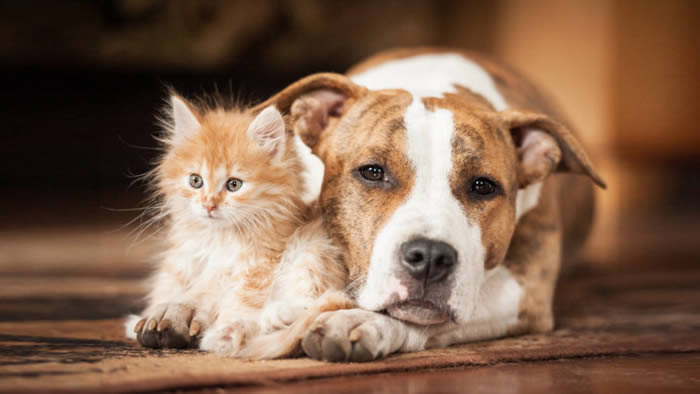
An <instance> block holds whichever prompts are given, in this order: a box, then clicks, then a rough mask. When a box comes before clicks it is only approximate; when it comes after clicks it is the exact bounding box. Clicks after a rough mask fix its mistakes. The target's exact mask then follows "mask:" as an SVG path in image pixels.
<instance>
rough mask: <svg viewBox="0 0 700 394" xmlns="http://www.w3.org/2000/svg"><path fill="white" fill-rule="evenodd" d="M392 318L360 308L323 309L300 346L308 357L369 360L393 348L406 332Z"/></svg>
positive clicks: (335, 359) (396, 347)
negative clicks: (324, 310)
mask: <svg viewBox="0 0 700 394" xmlns="http://www.w3.org/2000/svg"><path fill="white" fill-rule="evenodd" d="M400 327H401V326H399V325H397V322H396V321H394V320H393V319H391V318H389V317H387V316H384V315H381V314H378V313H375V312H369V311H365V310H362V309H346V310H340V311H334V312H325V313H322V314H321V315H320V316H319V317H318V318H317V319H316V321H315V322H314V323H313V324H312V326H311V328H310V329H309V331H308V332H307V333H306V335H305V336H304V339H303V340H302V342H301V346H302V348H303V349H304V352H305V353H306V354H307V355H308V356H309V357H311V358H313V359H316V360H326V361H371V360H376V359H379V358H382V357H386V356H388V355H389V354H391V353H393V352H395V351H396V350H397V349H398V348H399V347H400V345H401V343H402V342H403V338H404V336H405V335H403V333H402V332H401V328H400Z"/></svg>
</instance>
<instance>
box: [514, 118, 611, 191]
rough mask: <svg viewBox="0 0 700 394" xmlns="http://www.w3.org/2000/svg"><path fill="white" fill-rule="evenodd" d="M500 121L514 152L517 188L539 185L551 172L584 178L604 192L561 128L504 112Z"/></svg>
mask: <svg viewBox="0 0 700 394" xmlns="http://www.w3.org/2000/svg"><path fill="white" fill-rule="evenodd" d="M501 116H502V118H503V119H504V120H505V122H506V124H507V125H508V127H509V128H510V131H511V135H512V136H513V141H514V142H515V146H516V149H517V151H518V160H519V161H520V167H519V169H518V183H519V186H520V187H521V188H523V187H526V186H528V185H531V184H533V183H537V182H541V181H542V180H544V178H546V177H547V176H548V175H549V174H550V173H552V172H554V171H568V172H574V173H580V174H585V175H587V176H588V177H590V178H591V179H592V180H593V182H594V183H595V184H596V185H598V186H600V187H601V188H605V187H606V185H605V182H604V181H603V179H602V178H601V177H600V175H598V173H597V172H596V170H595V169H594V168H593V164H592V163H591V160H590V159H589V158H588V155H587V154H586V152H585V151H584V149H583V146H582V145H581V144H580V143H579V141H578V140H577V139H576V137H574V135H573V134H572V133H571V132H570V131H569V129H568V128H567V127H566V126H564V125H563V124H561V123H559V122H557V121H555V120H553V119H551V118H550V117H548V116H546V115H544V114H540V113H536V112H530V111H523V110H515V109H514V110H506V111H503V112H502V113H501Z"/></svg>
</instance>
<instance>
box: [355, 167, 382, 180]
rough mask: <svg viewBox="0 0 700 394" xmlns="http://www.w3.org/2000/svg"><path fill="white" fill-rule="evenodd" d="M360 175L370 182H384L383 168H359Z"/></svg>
mask: <svg viewBox="0 0 700 394" xmlns="http://www.w3.org/2000/svg"><path fill="white" fill-rule="evenodd" d="M359 172H360V175H362V177H363V178H365V179H367V180H368V181H371V182H379V181H382V180H384V168H382V166H378V165H376V164H371V165H368V166H364V167H360V169H359Z"/></svg>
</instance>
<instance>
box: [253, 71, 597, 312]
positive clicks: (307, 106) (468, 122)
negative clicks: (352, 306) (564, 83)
mask: <svg viewBox="0 0 700 394" xmlns="http://www.w3.org/2000/svg"><path fill="white" fill-rule="evenodd" d="M269 104H275V105H277V107H278V108H279V109H280V110H281V111H283V112H289V113H290V115H291V116H290V121H291V122H293V127H294V129H295V132H296V133H297V134H298V135H299V136H300V137H301V138H302V139H303V140H304V142H306V143H307V144H308V145H309V146H310V147H311V148H312V150H313V152H314V153H315V154H317V155H318V156H319V157H320V158H321V160H322V161H323V163H324V164H325V175H324V183H323V188H322V192H321V196H320V203H321V206H322V209H323V212H324V216H325V220H326V222H327V224H328V228H329V231H330V233H331V234H332V235H333V236H334V237H335V238H336V240H337V241H338V243H339V244H340V245H342V247H344V249H345V256H346V265H347V267H348V271H349V275H350V279H351V281H352V282H351V290H352V291H353V292H354V294H355V296H356V298H357V302H358V304H359V305H360V306H361V307H362V308H364V309H368V310H374V311H384V310H385V311H387V312H388V313H389V314H390V315H392V316H393V317H395V318H398V319H402V320H405V321H409V322H412V323H416V324H421V325H430V324H440V323H443V322H446V321H448V320H450V319H451V320H453V321H456V322H458V323H459V322H464V321H467V320H469V317H470V315H471V314H472V312H473V310H474V307H475V304H476V301H477V300H476V299H477V296H478V294H479V290H480V287H481V284H482V282H483V279H484V274H485V271H486V270H487V269H489V268H491V267H495V266H497V265H498V264H500V263H501V262H502V261H503V259H504V256H505V254H506V251H507V249H508V245H509V242H510V240H511V237H512V235H513V232H514V229H515V225H516V222H517V218H518V217H519V215H521V214H522V213H523V211H524V210H526V209H528V206H527V205H528V201H527V200H528V199H527V198H525V197H527V193H525V192H524V191H525V190H528V187H529V188H530V194H532V192H536V191H537V188H538V186H537V185H540V184H541V182H542V181H543V180H544V178H545V177H547V176H548V175H549V173H550V172H552V171H555V170H564V171H574V172H581V173H585V174H587V175H589V176H590V177H592V178H593V179H594V180H595V181H596V182H598V183H601V184H602V181H601V180H600V178H599V177H598V175H597V174H596V173H595V172H594V170H593V169H592V168H591V164H590V161H589V159H588V157H587V156H586V155H585V153H584V152H583V150H582V148H581V146H580V145H579V143H578V142H577V141H576V140H575V139H574V137H573V136H572V135H571V134H570V133H569V131H568V130H567V129H566V128H565V127H564V126H562V125H561V124H559V123H557V122H555V121H553V120H551V119H549V118H548V117H547V116H545V115H542V114H538V113H532V112H526V111H518V110H506V111H496V110H494V109H493V107H492V106H490V105H489V104H488V102H486V101H485V100H483V99H482V98H480V97H479V96H477V95H474V94H471V93H470V92H469V91H468V90H466V89H460V88H457V89H456V92H455V93H449V94H445V95H443V96H442V97H440V98H435V97H431V98H421V97H414V96H413V95H412V94H410V93H409V92H407V91H403V90H378V91H371V90H368V89H366V88H364V87H361V86H359V85H357V84H355V83H353V82H352V81H351V80H350V79H348V78H347V77H345V76H342V75H338V74H328V73H324V74H316V75H312V76H310V77H307V78H304V79H302V80H300V81H298V82H296V83H295V84H293V85H291V86H289V87H288V88H287V89H285V90H284V91H282V92H281V93H279V94H278V95H276V96H274V97H273V98H271V99H270V100H268V101H267V102H265V103H263V104H261V106H260V108H263V107H264V106H267V105H269ZM530 204H531V203H530Z"/></svg>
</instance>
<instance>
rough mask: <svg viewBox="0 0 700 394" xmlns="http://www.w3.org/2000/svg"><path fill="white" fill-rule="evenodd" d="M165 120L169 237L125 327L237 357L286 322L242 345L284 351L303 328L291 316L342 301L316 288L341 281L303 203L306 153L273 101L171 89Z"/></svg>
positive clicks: (165, 343)
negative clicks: (225, 101) (228, 100)
mask: <svg viewBox="0 0 700 394" xmlns="http://www.w3.org/2000/svg"><path fill="white" fill-rule="evenodd" d="M164 124H165V130H166V136H165V137H164V138H163V140H162V141H163V143H164V146H165V154H164V155H163V156H162V157H161V158H160V159H159V161H158V163H157V166H156V168H155V170H154V171H153V178H154V180H155V190H156V195H157V196H158V198H159V201H160V202H161V205H162V210H163V212H162V215H163V216H164V217H165V218H166V228H167V234H166V240H167V243H166V248H165V251H164V252H163V254H162V256H161V257H160V259H159V262H158V268H157V271H156V273H155V275H154V276H153V278H152V282H151V291H150V293H149V294H148V296H147V307H146V309H145V310H144V312H143V313H142V314H141V316H133V317H131V318H130V319H129V321H128V322H127V335H128V336H131V337H132V338H135V339H137V340H138V341H139V343H141V344H142V345H143V346H146V347H152V348H184V347H196V346H199V345H200V342H201V348H202V349H204V350H214V351H217V352H219V353H224V354H226V355H232V356H235V355H238V354H239V353H240V351H241V350H242V349H243V347H244V345H245V343H246V341H248V340H250V339H252V338H253V337H256V336H259V335H261V334H269V333H271V332H273V331H276V330H277V331H279V330H282V329H286V330H287V331H286V332H287V333H292V331H294V338H292V337H290V336H289V335H286V334H285V335H283V336H284V337H285V341H283V342H284V343H282V342H277V343H275V342H270V341H271V340H272V339H273V337H271V336H269V335H267V336H262V337H261V338H263V339H261V340H259V341H258V342H256V343H257V345H256V347H258V346H259V349H260V351H258V350H256V349H249V351H248V352H247V354H248V356H250V357H256V358H260V357H266V358H269V357H280V356H283V355H286V354H287V353H290V352H292V351H293V350H294V348H295V347H298V341H299V340H300V334H299V331H300V330H302V329H301V328H299V327H300V323H299V324H293V323H295V322H303V321H306V320H309V319H310V318H311V317H309V316H311V315H313V314H317V313H320V311H321V310H325V309H324V308H327V306H325V307H324V306H323V305H322V304H323V303H324V302H326V301H325V300H336V301H331V302H330V304H334V305H335V304H337V305H346V304H347V305H349V303H348V302H346V300H345V298H344V295H343V293H342V291H340V292H338V293H333V292H329V293H327V294H326V295H325V296H324V297H321V296H322V295H323V294H324V293H326V291H327V290H333V289H339V290H342V286H343V285H344V280H345V270H344V268H343V267H342V265H341V263H340V262H339V261H340V260H341V259H340V256H338V252H337V250H336V248H335V247H334V246H333V245H332V244H331V242H330V241H329V238H328V237H327V236H326V235H325V233H324V232H323V228H322V226H321V225H320V215H319V213H318V212H317V211H315V210H314V209H313V207H312V206H311V205H309V204H308V200H309V198H308V196H309V194H310V195H314V194H315V195H317V194H318V191H317V190H310V192H311V193H309V188H310V186H316V185H307V178H309V176H308V170H309V165H310V163H309V162H308V160H309V156H310V155H311V154H310V152H308V151H302V149H304V148H306V147H305V146H303V145H302V144H301V142H300V141H299V140H298V139H297V138H296V137H293V136H292V135H291V133H288V132H287V130H286V125H285V122H284V119H283V118H282V116H281V115H280V113H279V112H278V111H277V110H276V109H275V108H273V107H268V108H265V109H264V110H262V111H260V112H259V113H257V114H256V113H254V111H253V110H251V109H234V110H223V109H221V108H213V109H204V110H202V109H198V108H196V107H195V106H194V105H192V104H190V103H188V102H186V101H185V100H184V99H182V98H181V97H179V96H177V95H172V96H171V98H170V106H169V108H168V116H167V117H166V120H165V122H164ZM306 149H308V148H306ZM318 187H320V185H318V186H317V187H316V189H318ZM305 199H306V202H305ZM319 300H321V301H319ZM338 300H339V301H338ZM266 303H267V306H266ZM330 304H328V305H330ZM339 307H340V306H339ZM314 311H316V312H314ZM310 314H311V315H310ZM304 316H307V317H306V318H304ZM304 324H307V323H304ZM210 327H211V328H210ZM292 327H293V328H294V330H291V328H292ZM264 338H269V340H266V339H264Z"/></svg>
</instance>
